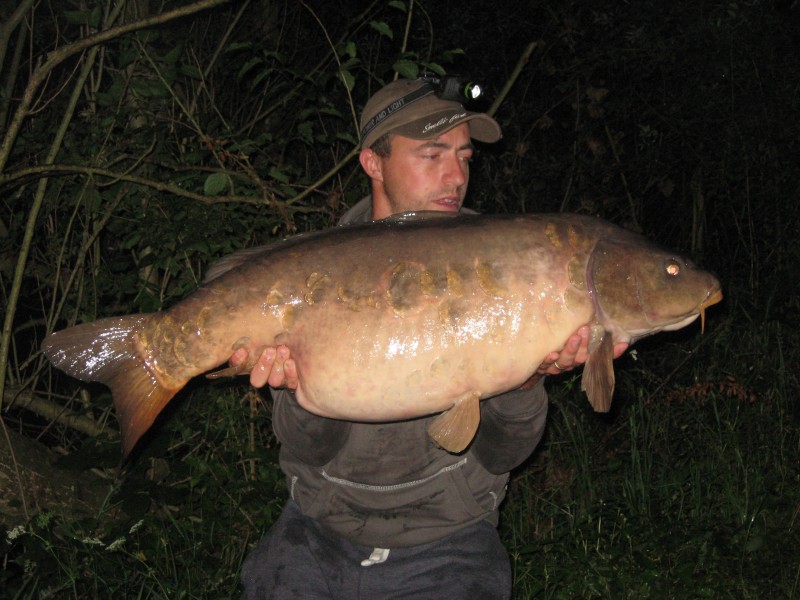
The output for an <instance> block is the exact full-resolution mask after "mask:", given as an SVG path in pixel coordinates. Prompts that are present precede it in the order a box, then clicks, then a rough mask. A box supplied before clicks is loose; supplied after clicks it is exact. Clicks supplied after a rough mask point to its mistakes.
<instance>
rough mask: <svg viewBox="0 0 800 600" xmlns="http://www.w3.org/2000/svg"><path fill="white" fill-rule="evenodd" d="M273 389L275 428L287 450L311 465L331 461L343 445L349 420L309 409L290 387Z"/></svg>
mask: <svg viewBox="0 0 800 600" xmlns="http://www.w3.org/2000/svg"><path fill="white" fill-rule="evenodd" d="M270 391H271V392H272V398H273V405H272V428H273V430H274V431H275V436H276V437H277V438H278V441H279V442H280V443H281V444H282V445H283V448H284V450H288V451H289V452H291V453H292V454H294V455H295V457H297V458H298V459H299V460H301V461H302V462H304V463H306V464H308V465H310V466H312V467H319V466H322V465H324V464H327V463H328V462H330V461H331V459H333V457H334V456H336V454H337V453H338V452H339V450H341V448H342V446H344V443H345V441H346V440H347V436H348V435H349V433H350V423H349V422H347V421H338V420H336V419H328V418H326V417H318V416H317V415H315V414H312V413H310V412H308V411H307V410H306V409H304V408H303V407H301V406H300V405H299V404H298V403H297V399H296V398H295V396H294V393H292V392H290V391H288V390H285V389H274V388H270Z"/></svg>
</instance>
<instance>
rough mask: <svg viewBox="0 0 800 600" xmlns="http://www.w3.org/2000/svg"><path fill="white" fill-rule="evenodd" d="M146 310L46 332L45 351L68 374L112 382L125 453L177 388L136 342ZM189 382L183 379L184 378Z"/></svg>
mask: <svg viewBox="0 0 800 600" xmlns="http://www.w3.org/2000/svg"><path fill="white" fill-rule="evenodd" d="M146 318H147V317H145V316H144V315H131V316H127V317H114V318H110V319H100V320H99V321H94V322H92V323H85V324H83V325H77V326H75V327H70V328H68V329H64V330H62V331H57V332H55V333H52V334H50V335H49V336H47V337H46V338H45V340H44V342H42V351H43V352H44V354H45V356H47V358H48V359H49V360H50V362H51V363H53V365H54V366H56V367H58V368H59V369H61V370H62V371H64V372H65V373H67V374H68V375H71V376H72V377H75V378H76V379H80V380H82V381H98V382H100V383H103V384H105V385H107V386H108V387H110V388H111V393H112V395H113V397H114V406H115V408H116V411H117V418H118V419H119V425H120V431H121V434H122V450H123V456H127V455H128V454H129V453H130V451H131V450H133V447H134V446H135V445H136V442H137V441H138V440H139V438H140V437H142V435H143V434H144V432H145V431H147V429H148V428H149V427H150V426H151V425H152V424H153V421H155V418H156V416H157V415H158V413H160V412H161V411H162V409H163V408H164V406H166V404H167V402H169V401H170V400H171V399H172V397H173V396H174V395H175V394H176V393H178V391H179V390H180V389H181V388H182V387H183V384H181V385H179V386H178V387H166V386H164V385H162V383H161V380H162V379H163V378H160V377H159V376H158V374H157V373H156V372H155V370H154V369H153V368H152V367H151V365H150V364H148V361H147V360H146V357H145V356H143V355H142V354H143V353H142V352H140V350H139V348H138V347H137V344H136V334H137V332H139V331H140V330H141V329H142V326H143V322H144V320H145V319H146ZM184 384H185V382H184Z"/></svg>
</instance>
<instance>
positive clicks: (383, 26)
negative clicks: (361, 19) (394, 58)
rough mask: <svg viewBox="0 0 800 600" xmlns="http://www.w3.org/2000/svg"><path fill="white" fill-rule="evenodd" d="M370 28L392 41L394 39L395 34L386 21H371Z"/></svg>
mask: <svg viewBox="0 0 800 600" xmlns="http://www.w3.org/2000/svg"><path fill="white" fill-rule="evenodd" d="M369 26H370V27H372V28H373V29H374V30H375V31H377V32H378V33H380V34H381V35H383V36H386V37H388V38H389V39H390V40H393V39H394V34H393V33H392V30H391V28H390V27H389V25H388V24H387V23H386V22H385V21H371V22H370V24H369Z"/></svg>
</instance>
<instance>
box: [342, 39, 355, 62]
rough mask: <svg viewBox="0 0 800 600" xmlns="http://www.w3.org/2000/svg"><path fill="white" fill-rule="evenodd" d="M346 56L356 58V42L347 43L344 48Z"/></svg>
mask: <svg viewBox="0 0 800 600" xmlns="http://www.w3.org/2000/svg"><path fill="white" fill-rule="evenodd" d="M344 54H347V56H349V57H350V58H355V57H356V44H355V42H352V41H351V42H347V44H346V45H345V47H344Z"/></svg>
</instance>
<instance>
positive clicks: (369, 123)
mask: <svg viewBox="0 0 800 600" xmlns="http://www.w3.org/2000/svg"><path fill="white" fill-rule="evenodd" d="M466 121H469V123H470V127H469V132H470V136H471V137H472V138H474V139H476V140H478V141H479V142H489V143H491V142H496V141H497V140H499V139H500V137H501V136H502V134H501V132H500V125H498V124H497V121H495V120H494V119H493V118H491V117H490V116H489V115H487V114H486V113H481V112H470V111H468V110H466V109H465V108H464V107H463V106H462V105H461V103H460V102H456V101H454V100H443V99H442V98H439V97H438V96H437V95H436V91H435V89H434V87H433V86H432V85H431V84H430V83H428V82H427V81H425V80H422V79H398V80H397V81H393V82H392V83H390V84H388V85H386V86H384V87H383V88H381V89H380V90H378V91H377V92H375V94H374V95H373V96H372V97H371V98H370V99H369V101H367V104H366V106H365V107H364V111H363V112H362V113H361V123H360V127H361V147H362V148H369V147H370V146H371V145H372V144H373V143H374V142H375V141H376V140H377V139H378V138H379V137H381V136H382V135H383V134H385V133H389V132H392V133H396V134H398V135H402V136H404V137H408V138H411V139H414V140H427V139H431V138H435V137H437V136H439V135H442V134H443V133H445V132H446V131H449V130H450V129H452V128H453V127H455V126H456V125H458V124H460V123H464V122H466Z"/></svg>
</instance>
